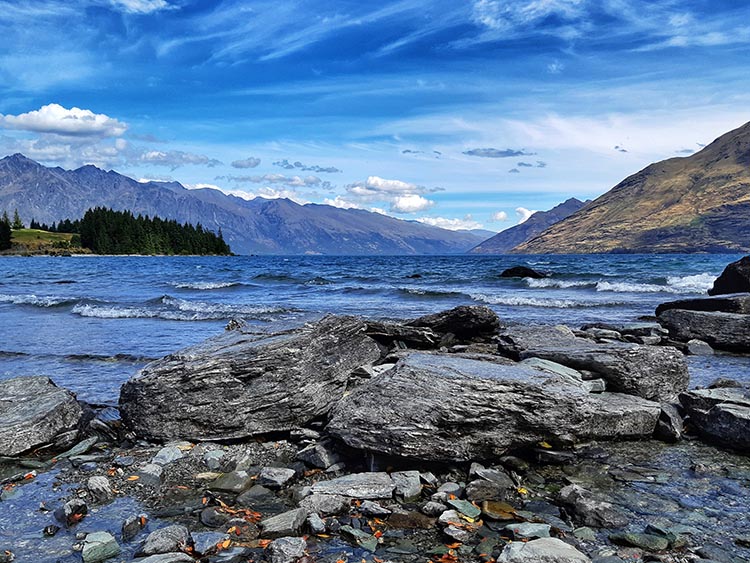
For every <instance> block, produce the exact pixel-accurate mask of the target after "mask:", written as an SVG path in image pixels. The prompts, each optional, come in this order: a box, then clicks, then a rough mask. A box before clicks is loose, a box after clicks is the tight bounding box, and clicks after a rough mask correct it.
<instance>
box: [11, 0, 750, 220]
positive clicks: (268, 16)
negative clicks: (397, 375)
mask: <svg viewBox="0 0 750 563" xmlns="http://www.w3.org/2000/svg"><path fill="white" fill-rule="evenodd" d="M0 32H1V33H2V35H3V41H2V43H0V94H1V95H0V153H2V154H9V153H13V152H23V153H24V154H26V155H27V156H29V157H31V158H34V159H36V160H39V161H40V162H43V163H44V164H48V165H60V166H63V167H77V166H80V165H82V164H87V163H92V164H96V165H98V166H101V167H103V168H106V169H110V168H112V169H115V170H117V171H118V172H122V173H124V174H127V175H130V176H133V177H135V178H139V179H140V178H144V179H161V180H178V181H180V182H182V183H183V184H185V185H186V186H188V187H197V186H213V187H216V188H218V189H221V190H223V191H225V192H228V193H233V194H236V195H238V196H241V197H246V198H251V197H259V196H260V197H290V198H292V199H294V200H296V201H299V202H325V203H331V204H333V205H339V206H353V207H362V208H365V209H377V210H380V211H382V212H384V213H388V214H390V215H394V216H397V217H401V218H404V219H413V220H422V221H426V222H430V223H432V224H437V225H440V226H446V227H450V228H460V227H463V228H472V227H473V228H478V227H483V228H487V229H491V230H501V229H504V228H507V227H510V226H512V225H514V224H516V223H517V222H518V221H519V220H521V219H523V218H524V217H526V216H527V215H528V211H529V210H531V211H533V210H542V209H549V208H550V207H552V206H554V205H555V204H557V203H559V202H561V201H563V200H564V199H567V198H568V197H572V196H575V197H578V198H582V199H583V198H593V197H596V196H598V195H600V194H602V193H603V192H605V191H607V190H608V189H609V188H611V187H612V186H613V185H615V184H616V183H617V182H619V181H620V180H621V179H623V178H624V177H625V176H627V175H629V174H632V173H634V172H636V171H638V170H640V169H641V168H643V167H644V166H646V165H647V164H649V163H651V162H653V161H657V160H661V159H664V158H669V157H675V156H686V155H689V154H691V153H692V152H693V151H695V150H699V149H700V147H701V145H703V144H706V143H709V142H711V141H712V140H713V139H714V138H716V137H717V136H719V135H720V134H722V133H724V132H726V131H728V130H730V129H733V128H735V127H738V126H740V125H742V124H743V123H745V122H747V121H750V103H748V102H750V72H748V70H749V69H748V66H749V65H748V61H750V57H749V55H750V6H748V5H747V4H746V3H744V2H736V1H716V0H714V1H700V2H699V1H689V0H688V1H685V0H682V1H672V0H655V1H648V2H640V1H627V0H599V1H589V0H467V1H464V2H460V1H455V0H453V1H424V0H400V1H393V2H388V1H382V2H362V1H353V0H352V1H343V0H342V1H330V0H329V1H313V0H310V1H287V2H284V1H275V2H270V1H268V2H266V1H257V2H256V1H245V2H241V1H226V0H224V1H222V0H212V1H193V0H79V1H75V0H67V1H51V0H35V1H34V2H31V1H29V2H19V1H17V0H16V1H2V0H0Z"/></svg>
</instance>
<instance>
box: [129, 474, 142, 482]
mask: <svg viewBox="0 0 750 563" xmlns="http://www.w3.org/2000/svg"><path fill="white" fill-rule="evenodd" d="M138 479H140V477H138V475H131V476H130V477H128V478H127V479H126V481H137V480H138Z"/></svg>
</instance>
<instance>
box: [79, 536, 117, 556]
mask: <svg viewBox="0 0 750 563" xmlns="http://www.w3.org/2000/svg"><path fill="white" fill-rule="evenodd" d="M118 553H120V546H119V544H118V543H117V540H116V539H115V538H114V536H112V534H110V533H109V532H93V533H91V534H88V535H87V536H86V539H85V540H84V541H83V550H82V551H81V557H82V558H83V561H84V563H98V562H99V561H106V560H107V559H109V558H110V557H114V556H115V555H117V554H118Z"/></svg>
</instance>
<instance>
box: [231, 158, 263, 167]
mask: <svg viewBox="0 0 750 563" xmlns="http://www.w3.org/2000/svg"><path fill="white" fill-rule="evenodd" d="M259 164H260V159H259V158H255V157H254V156H250V157H248V158H245V159H242V160H235V161H234V162H232V167H233V168H255V167H257V166H258V165H259Z"/></svg>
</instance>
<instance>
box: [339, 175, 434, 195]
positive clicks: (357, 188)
mask: <svg viewBox="0 0 750 563" xmlns="http://www.w3.org/2000/svg"><path fill="white" fill-rule="evenodd" d="M346 191H348V192H349V193H351V194H353V195H355V196H358V197H363V198H379V197H381V196H383V195H413V194H425V193H428V192H431V191H437V190H435V189H428V188H426V187H424V186H418V185H417V184H412V183H410V182H404V181H402V180H387V179H385V178H381V177H380V176H369V177H368V178H367V180H366V181H364V182H356V183H354V184H349V185H348V186H347V187H346Z"/></svg>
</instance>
